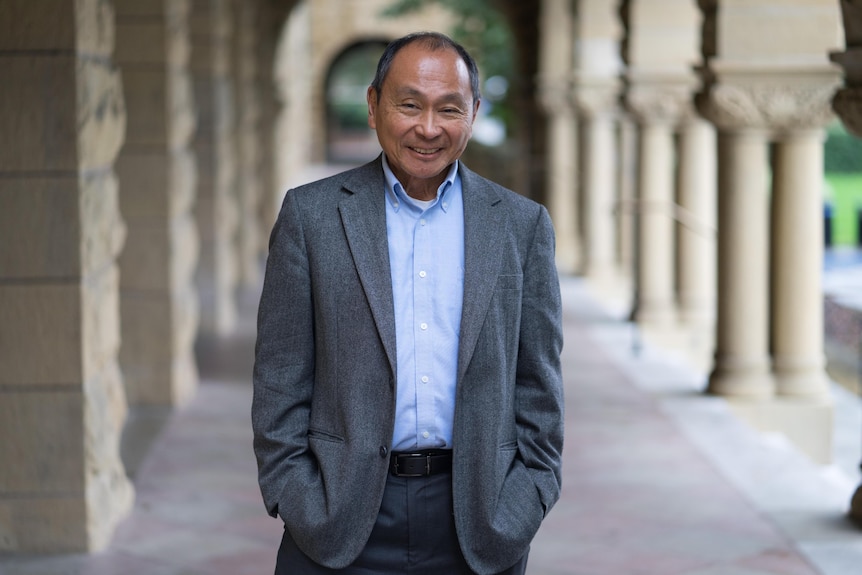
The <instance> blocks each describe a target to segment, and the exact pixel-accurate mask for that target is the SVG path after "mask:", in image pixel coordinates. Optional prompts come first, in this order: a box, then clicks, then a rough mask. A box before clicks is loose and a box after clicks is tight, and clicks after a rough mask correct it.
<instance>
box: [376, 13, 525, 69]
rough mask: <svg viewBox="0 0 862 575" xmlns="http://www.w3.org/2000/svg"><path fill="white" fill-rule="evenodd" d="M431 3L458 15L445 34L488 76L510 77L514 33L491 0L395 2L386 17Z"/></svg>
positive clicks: (399, 14)
mask: <svg viewBox="0 0 862 575" xmlns="http://www.w3.org/2000/svg"><path fill="white" fill-rule="evenodd" d="M429 4H438V5H440V6H442V7H443V8H446V9H447V10H449V11H450V12H452V13H453V14H454V15H455V26H454V28H453V29H452V30H449V31H445V32H447V33H448V34H449V35H451V36H452V38H453V39H454V40H455V41H456V42H458V43H459V44H462V45H463V46H464V47H465V48H467V51H469V52H470V54H472V55H473V57H474V58H475V59H476V61H477V62H478V63H479V66H480V67H481V69H482V72H483V73H484V74H485V76H486V77H491V76H504V77H507V78H508V77H509V75H510V74H511V72H512V62H513V54H512V33H511V31H510V30H509V27H508V24H507V23H506V21H505V19H504V17H503V15H502V14H501V13H500V12H499V11H498V10H497V9H496V8H494V6H493V2H492V0H394V1H393V3H392V5H391V6H389V8H386V9H385V10H384V11H383V15H384V16H388V17H395V16H402V15H404V14H409V13H412V12H417V11H419V10H421V9H422V8H424V7H426V6H427V5H429ZM509 79H511V78H509Z"/></svg>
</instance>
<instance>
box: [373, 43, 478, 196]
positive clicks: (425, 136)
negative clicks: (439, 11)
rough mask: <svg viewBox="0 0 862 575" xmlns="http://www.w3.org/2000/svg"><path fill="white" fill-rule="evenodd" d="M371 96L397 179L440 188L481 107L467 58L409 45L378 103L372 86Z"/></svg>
mask: <svg viewBox="0 0 862 575" xmlns="http://www.w3.org/2000/svg"><path fill="white" fill-rule="evenodd" d="M367 99H368V125H369V126H370V127H371V128H373V129H375V130H377V139H378V140H379V141H380V146H381V147H382V148H383V151H384V152H385V153H386V159H387V160H388V161H389V166H390V167H391V168H392V171H393V172H394V173H395V175H396V177H397V178H398V180H399V181H400V182H401V183H402V184H403V185H404V186H405V187H406V188H407V190H408V192H409V191H410V190H411V187H413V186H417V185H418V186H422V185H426V186H428V185H431V186H433V187H434V189H436V187H437V186H439V185H440V184H441V183H442V182H443V179H444V178H445V177H446V170H447V168H448V166H449V165H451V164H452V162H454V161H455V160H457V159H458V158H459V157H460V156H461V154H462V153H463V152H464V148H466V147H467V141H468V140H469V139H470V136H471V134H472V132H473V121H474V120H475V119H476V111H477V110H478V109H479V102H478V101H476V102H474V101H473V92H472V90H471V89H470V74H469V72H468V71H467V66H466V65H465V64H464V61H463V60H461V58H460V57H459V56H458V54H457V52H455V51H454V50H450V49H444V50H434V51H431V50H428V49H427V48H425V47H423V46H422V44H421V43H419V42H417V43H414V44H409V45H407V46H405V47H404V48H402V49H401V50H400V51H399V52H398V53H397V54H396V55H395V58H394V59H393V60H392V65H391V67H390V69H389V73H388V74H387V76H386V79H385V80H384V82H383V86H382V87H381V93H380V98H379V102H378V98H377V94H376V93H375V91H374V89H373V88H369V89H368V94H367Z"/></svg>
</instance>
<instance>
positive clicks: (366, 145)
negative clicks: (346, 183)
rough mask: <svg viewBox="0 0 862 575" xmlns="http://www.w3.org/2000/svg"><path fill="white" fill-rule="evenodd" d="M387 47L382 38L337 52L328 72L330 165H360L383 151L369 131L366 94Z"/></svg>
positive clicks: (326, 120)
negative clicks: (378, 62) (379, 60)
mask: <svg viewBox="0 0 862 575" xmlns="http://www.w3.org/2000/svg"><path fill="white" fill-rule="evenodd" d="M386 44H387V40H385V39H383V38H377V39H367V40H359V41H356V42H354V43H352V44H350V45H348V46H346V47H345V48H344V49H342V50H341V51H340V52H338V54H337V55H336V56H335V58H333V60H332V62H331V64H330V65H329V67H328V69H327V71H326V75H325V78H324V88H323V94H324V96H325V102H326V104H325V107H324V118H323V125H324V126H325V129H326V159H327V161H328V162H330V163H334V164H343V163H361V162H365V161H368V160H371V159H373V158H374V157H375V156H376V155H377V154H378V153H379V151H380V146H379V145H378V143H377V137H376V136H375V134H374V131H373V130H372V129H371V128H369V127H368V121H367V118H368V109H367V105H366V102H365V93H366V90H367V89H368V85H369V84H370V83H371V79H372V78H373V76H374V71H375V69H376V66H377V60H378V59H379V58H380V55H381V54H382V53H383V50H384V49H385V48H386Z"/></svg>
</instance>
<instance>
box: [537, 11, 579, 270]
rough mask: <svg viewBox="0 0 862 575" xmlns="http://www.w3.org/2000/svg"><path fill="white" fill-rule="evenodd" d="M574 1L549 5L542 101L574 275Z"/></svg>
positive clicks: (561, 240) (554, 194)
mask: <svg viewBox="0 0 862 575" xmlns="http://www.w3.org/2000/svg"><path fill="white" fill-rule="evenodd" d="M571 10H572V5H571V2H570V0H543V2H542V10H541V14H542V15H541V17H542V36H541V38H540V43H541V45H540V50H539V53H540V58H541V60H540V66H541V68H540V72H539V74H540V76H539V79H538V83H539V101H540V102H541V104H542V108H543V109H544V112H545V115H546V117H547V119H548V131H547V132H548V145H547V150H548V153H547V160H546V161H547V177H546V181H547V186H548V196H549V211H550V214H551V219H553V221H554V227H555V229H556V237H557V251H556V257H557V266H558V267H559V269H560V271H561V272H565V273H574V272H575V271H577V270H578V267H579V263H580V251H579V250H580V226H579V220H578V187H577V148H578V145H577V120H576V116H575V110H574V106H573V102H572V99H571V91H572V86H571V74H572V59H573V55H574V38H573V30H572V26H573V22H572V18H573V15H572V11H571Z"/></svg>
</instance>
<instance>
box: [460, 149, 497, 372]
mask: <svg viewBox="0 0 862 575" xmlns="http://www.w3.org/2000/svg"><path fill="white" fill-rule="evenodd" d="M459 171H460V174H461V183H462V185H463V191H464V304H463V308H462V311H461V335H460V340H459V348H458V383H459V385H460V382H461V380H462V378H463V377H464V372H465V371H466V370H467V366H468V365H470V359H471V358H472V357H473V351H474V350H475V348H476V342H477V340H478V338H479V332H480V331H481V328H482V324H483V323H484V320H485V315H486V313H487V311H488V305H489V304H490V302H491V296H492V295H493V293H494V288H495V286H496V284H497V276H498V275H499V273H500V266H501V262H502V240H503V237H504V233H505V229H506V225H507V222H506V214H505V210H503V208H502V206H501V205H499V204H500V202H501V199H500V197H499V195H498V194H497V193H496V192H495V191H494V190H493V188H492V187H491V186H490V185H488V183H487V182H486V181H485V180H484V179H483V178H481V177H479V176H478V175H476V174H475V173H474V172H472V171H470V170H468V169H466V168H465V167H464V164H461V166H460V168H459Z"/></svg>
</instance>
